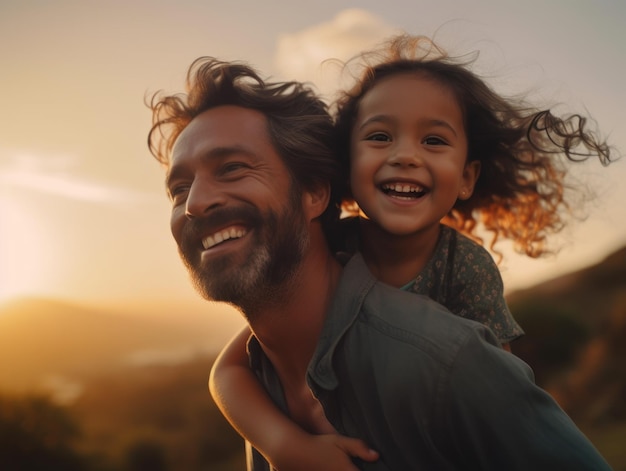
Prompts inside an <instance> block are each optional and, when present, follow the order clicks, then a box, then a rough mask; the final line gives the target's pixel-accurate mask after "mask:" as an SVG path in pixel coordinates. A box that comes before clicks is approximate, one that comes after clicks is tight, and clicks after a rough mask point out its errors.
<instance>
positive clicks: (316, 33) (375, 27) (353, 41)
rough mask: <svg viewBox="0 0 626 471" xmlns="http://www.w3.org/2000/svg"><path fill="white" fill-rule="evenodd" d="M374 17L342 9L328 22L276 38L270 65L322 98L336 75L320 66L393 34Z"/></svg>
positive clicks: (393, 30) (333, 88) (336, 79)
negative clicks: (307, 85) (310, 86)
mask: <svg viewBox="0 0 626 471" xmlns="http://www.w3.org/2000/svg"><path fill="white" fill-rule="evenodd" d="M397 32H398V31H397V29H396V28H394V27H392V26H390V25H389V24H388V23H386V22H385V21H384V20H382V19H381V18H379V17H378V16H376V15H374V14H372V13H370V12H368V11H366V10H360V9H349V10H343V11H341V12H340V13H338V14H337V15H336V16H335V17H334V18H333V19H332V20H330V21H327V22H324V23H321V24H318V25H315V26H312V27H310V28H307V29H305V30H302V31H300V32H297V33H292V34H283V35H281V36H280V37H279V39H278V47H277V52H276V55H275V59H274V63H275V66H276V68H277V71H278V72H279V74H280V76H281V77H282V78H284V79H286V80H298V81H308V82H313V83H314V84H315V85H316V86H317V87H318V89H319V91H320V92H321V93H322V94H324V95H330V94H332V93H334V92H335V91H336V90H337V88H338V86H339V85H340V82H339V74H338V70H337V69H336V68H332V67H330V65H328V66H326V65H324V66H323V65H322V63H323V62H324V61H325V60H327V59H339V60H341V61H345V60H347V59H349V58H351V57H352V56H354V55H356V54H358V53H360V52H362V51H364V50H367V49H370V48H372V47H373V46H375V45H376V44H378V43H380V42H381V41H382V40H383V39H385V38H387V37H388V36H391V35H392V34H394V33H397Z"/></svg>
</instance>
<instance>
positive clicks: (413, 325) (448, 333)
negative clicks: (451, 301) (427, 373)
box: [355, 283, 497, 364]
mask: <svg viewBox="0 0 626 471" xmlns="http://www.w3.org/2000/svg"><path fill="white" fill-rule="evenodd" d="M355 327H356V328H357V329H367V330H371V331H372V333H370V334H369V335H374V338H376V339H377V341H379V342H383V343H385V344H387V348H393V345H394V344H397V346H398V348H406V347H407V346H408V347H409V348H412V349H418V350H421V351H422V352H423V353H425V354H427V355H428V356H430V357H431V358H432V359H433V360H436V361H439V362H443V363H445V364H450V363H452V362H453V361H454V360H455V358H456V356H457V354H458V352H459V351H460V349H461V348H463V346H464V345H465V344H466V343H467V342H472V341H476V339H481V340H480V341H487V342H489V343H493V344H497V340H496V339H495V337H493V335H492V334H491V332H490V331H489V330H488V329H486V328H485V327H484V326H483V325H482V324H479V323H477V322H474V321H471V320H468V319H464V318H461V317H459V316H456V315H454V314H452V313H450V311H448V309H446V308H445V307H444V306H442V305H441V304H439V303H437V302H435V301H433V300H432V299H430V298H428V297H426V296H423V295H416V294H415V293H407V292H405V291H401V290H398V289H396V288H394V287H391V286H388V285H385V284H383V283H376V284H375V285H374V286H373V287H372V289H371V290H370V292H369V294H368V296H367V298H366V299H365V300H364V302H363V305H362V310H361V314H360V316H359V317H358V319H357V325H356V326H355ZM402 344H404V345H402Z"/></svg>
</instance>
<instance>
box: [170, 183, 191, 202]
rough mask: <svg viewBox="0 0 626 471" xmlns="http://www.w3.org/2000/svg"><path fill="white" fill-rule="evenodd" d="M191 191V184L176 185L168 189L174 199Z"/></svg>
mask: <svg viewBox="0 0 626 471" xmlns="http://www.w3.org/2000/svg"><path fill="white" fill-rule="evenodd" d="M187 191H189V185H176V186H173V187H171V188H170V189H169V190H168V193H169V195H170V198H171V199H172V200H173V201H174V200H176V199H177V198H180V196H181V195H184V194H185V193H187Z"/></svg>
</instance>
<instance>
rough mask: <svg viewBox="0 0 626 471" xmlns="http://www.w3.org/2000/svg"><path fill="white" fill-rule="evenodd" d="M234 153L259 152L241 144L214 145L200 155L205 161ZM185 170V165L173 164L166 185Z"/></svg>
mask: <svg viewBox="0 0 626 471" xmlns="http://www.w3.org/2000/svg"><path fill="white" fill-rule="evenodd" d="M232 155H243V156H246V157H251V158H254V157H256V155H257V154H256V153H255V152H254V151H253V150H251V149H250V148H248V147H245V146H240V145H233V146H221V147H213V148H211V149H210V150H208V151H207V152H204V153H203V154H202V155H201V156H200V159H201V160H202V161H203V162H204V161H211V160H219V159H225V158H227V157H230V156H232ZM184 172H185V168H184V166H183V165H177V164H173V165H172V166H171V167H170V168H169V170H168V172H167V174H166V175H165V185H166V187H167V186H169V185H168V184H169V182H170V181H172V180H174V179H176V178H178V177H179V176H181V175H182V174H183V173H184Z"/></svg>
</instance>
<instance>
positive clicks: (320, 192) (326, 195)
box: [302, 183, 330, 221]
mask: <svg viewBox="0 0 626 471" xmlns="http://www.w3.org/2000/svg"><path fill="white" fill-rule="evenodd" d="M329 201H330V184H328V183H326V184H319V185H316V186H315V187H314V188H311V189H309V190H304V192H303V193H302V205H303V208H304V214H305V215H306V217H307V220H308V221H312V220H313V219H315V218H318V217H320V216H321V215H322V213H323V212H324V211H326V208H327V207H328V202H329Z"/></svg>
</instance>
